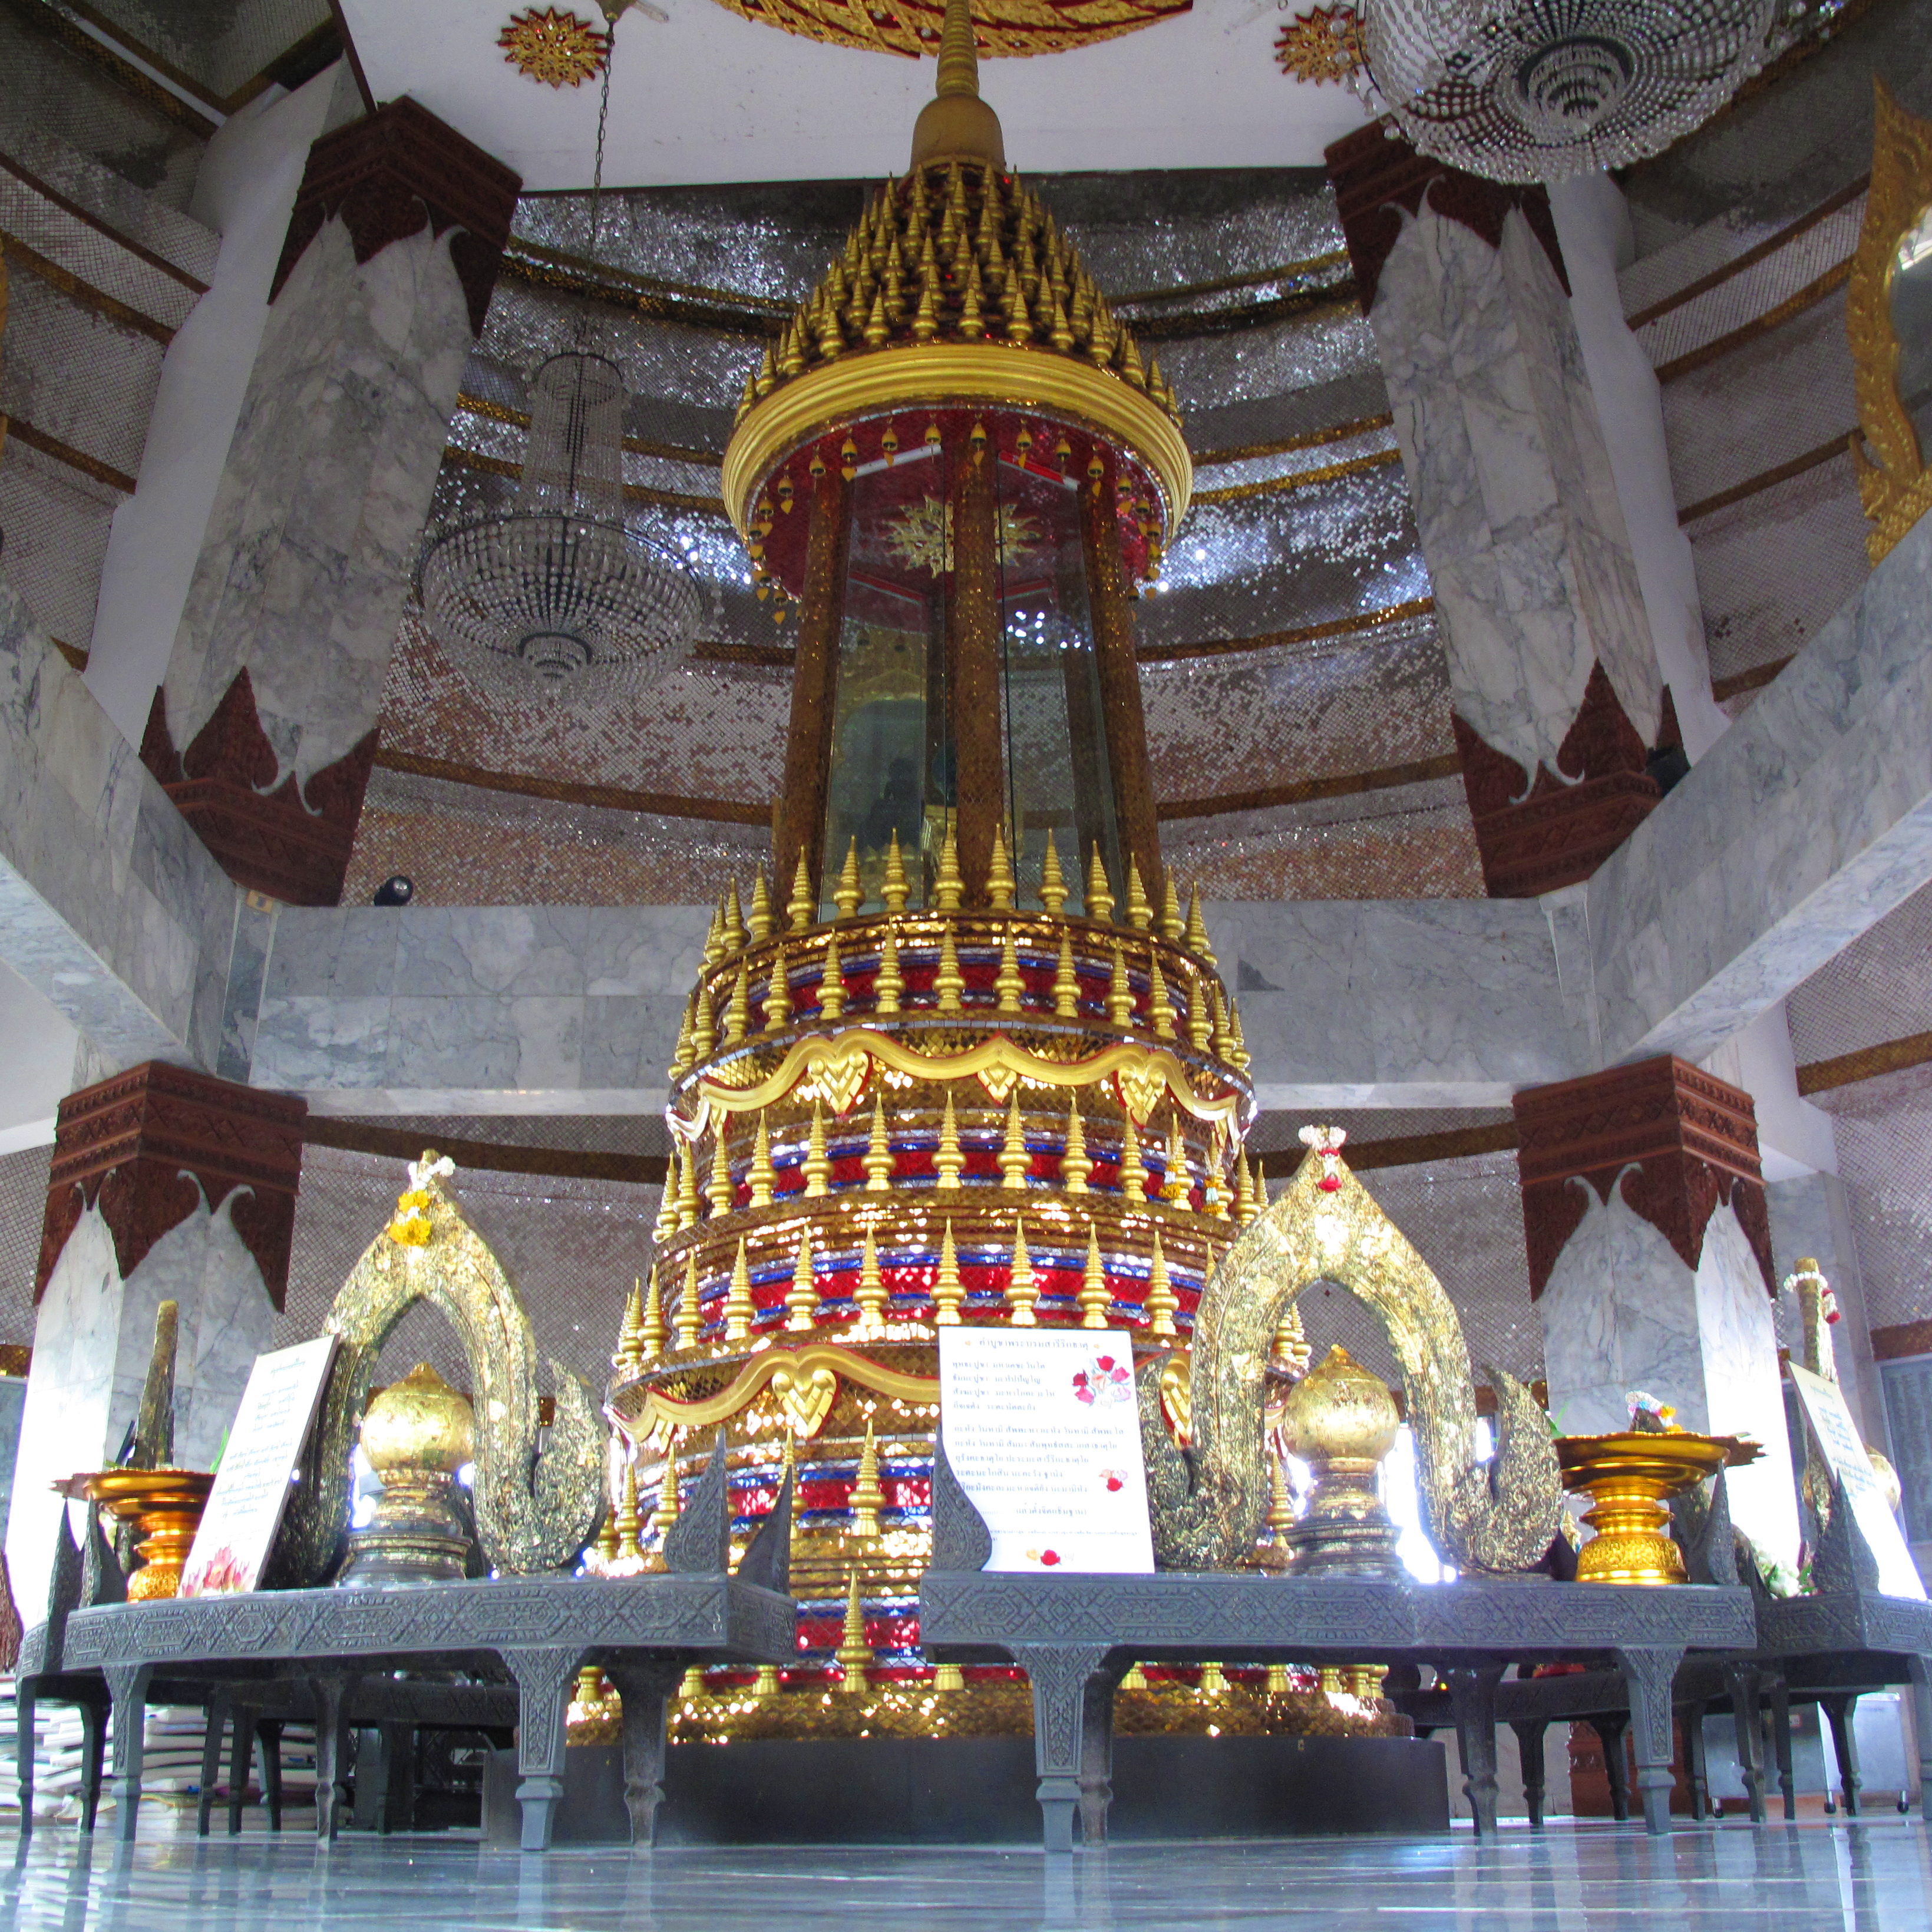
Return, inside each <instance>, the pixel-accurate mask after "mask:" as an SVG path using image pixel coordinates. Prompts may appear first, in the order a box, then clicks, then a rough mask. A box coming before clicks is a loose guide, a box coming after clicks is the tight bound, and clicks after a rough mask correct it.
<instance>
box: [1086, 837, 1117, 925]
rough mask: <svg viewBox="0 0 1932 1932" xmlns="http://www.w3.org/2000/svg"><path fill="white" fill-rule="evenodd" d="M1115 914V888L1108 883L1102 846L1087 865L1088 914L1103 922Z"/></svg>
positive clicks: (1097, 848) (1095, 849) (1089, 916)
mask: <svg viewBox="0 0 1932 1932" xmlns="http://www.w3.org/2000/svg"><path fill="white" fill-rule="evenodd" d="M1087 916H1088V918H1089V919H1099V920H1100V921H1102V922H1103V923H1104V922H1106V921H1107V920H1109V919H1112V917H1113V916H1114V889H1113V888H1112V886H1110V885H1109V884H1108V883H1107V868H1106V866H1105V865H1102V864H1101V862H1100V847H1099V846H1098V845H1096V846H1095V847H1094V856H1093V858H1092V859H1091V861H1090V862H1089V863H1088V867H1087Z"/></svg>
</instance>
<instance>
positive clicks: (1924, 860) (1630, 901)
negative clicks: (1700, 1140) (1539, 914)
mask: <svg viewBox="0 0 1932 1932" xmlns="http://www.w3.org/2000/svg"><path fill="white" fill-rule="evenodd" d="M1927 879H1932V518H1927V519H1924V520H1921V522H1920V523H1918V525H1917V526H1915V528H1914V529H1912V531H1911V532H1909V533H1908V534H1907V535H1906V538H1904V540H1903V541H1902V542H1901V543H1900V544H1898V545H1897V547H1895V548H1894V550H1892V552H1891V554H1890V555H1889V556H1888V557H1886V559H1885V561H1884V562H1882V563H1881V564H1880V565H1879V566H1878V567H1877V568H1876V569H1875V570H1874V571H1873V572H1872V574H1871V577H1870V579H1869V580H1868V581H1867V583H1866V586H1865V587H1864V590H1863V592H1861V594H1860V595H1859V597H1858V599H1857V601H1855V603H1853V604H1849V605H1848V606H1847V607H1846V609H1845V610H1843V611H1842V612H1841V613H1840V614H1839V615H1838V616H1837V617H1836V618H1835V619H1833V620H1832V622H1831V623H1830V624H1829V625H1826V627H1825V628H1824V629H1823V631H1820V633H1819V634H1818V635H1817V637H1814V638H1813V639H1812V640H1811V643H1808V645H1807V646H1805V649H1803V650H1802V652H1800V653H1799V655H1798V656H1797V658H1796V659H1794V660H1793V662H1792V664H1790V667H1789V668H1787V670H1785V671H1784V673H1783V674H1782V675H1781V676H1780V677H1779V678H1778V679H1777V681H1776V682H1775V683H1773V684H1772V685H1769V686H1768V687H1767V688H1766V690H1765V691H1764V692H1763V694H1762V695H1761V696H1760V697H1759V698H1758V700H1757V703H1754V705H1753V706H1751V709H1750V710H1749V711H1748V712H1747V713H1746V714H1745V715H1744V716H1743V717H1742V718H1740V719H1739V721H1737V723H1736V724H1733V726H1732V727H1731V728H1730V730H1728V731H1727V732H1726V733H1725V734H1724V736H1723V737H1722V738H1721V739H1719V740H1718V742H1717V744H1716V745H1714V746H1713V747H1712V748H1711V750H1709V751H1707V752H1706V754H1705V755H1704V757H1703V758H1702V759H1701V760H1700V761H1699V762H1698V763H1697V766H1696V767H1695V768H1694V769H1693V771H1692V772H1691V774H1690V775H1689V776H1688V778H1685V780H1684V781H1683V782H1682V784H1679V786H1678V787H1676V790H1673V792H1672V793H1671V794H1670V796H1669V797H1668V798H1667V799H1664V802H1663V803H1662V804H1661V805H1659V806H1658V808H1657V809H1656V810H1655V811H1653V812H1652V814H1650V816H1649V817H1648V818H1647V819H1646V820H1645V821H1644V822H1643V824H1642V825H1640V826H1639V827H1638V828H1637V830H1636V831H1635V832H1634V833H1632V834H1631V837H1630V838H1628V840H1627V841H1625V843H1624V844H1623V845H1622V847H1619V850H1617V851H1616V852H1615V853H1613V854H1612V856H1610V859H1608V860H1607V862H1605V863H1604V865H1603V866H1602V867H1601V868H1600V869H1599V870H1598V872H1597V873H1596V874H1595V877H1593V878H1592V879H1591V880H1590V881H1589V885H1588V886H1587V887H1586V904H1587V907H1588V910H1589V925H1590V938H1591V951H1592V965H1593V969H1594V976H1595V995H1596V999H1597V1003H1598V1009H1599V1013H1600V1021H1601V1028H1602V1051H1603V1054H1604V1058H1605V1060H1606V1061H1610V1062H1613V1063H1614V1062H1616V1061H1624V1060H1634V1059H1637V1058H1642V1057H1643V1055H1647V1054H1654V1053H1661V1052H1673V1053H1678V1054H1681V1055H1682V1056H1683V1057H1684V1058H1685V1059H1687V1060H1691V1061H1703V1060H1704V1059H1706V1058H1708V1057H1709V1055H1710V1054H1711V1052H1712V1051H1713V1050H1714V1049H1715V1048H1716V1047H1717V1046H1718V1044H1719V1043H1721V1042H1722V1041H1723V1040H1725V1039H1726V1038H1727V1037H1729V1036H1730V1034H1733V1033H1735V1032H1736V1031H1739V1030H1740V1029H1741V1028H1743V1027H1745V1026H1747V1025H1749V1024H1750V1023H1751V1021H1752V1020H1753V1019H1755V1018H1756V1017H1757V1015H1758V1014H1759V1013H1762V1012H1763V1010H1765V1009H1766V1007H1770V1006H1773V1005H1775V1004H1777V1002H1778V1001H1780V1000H1781V999H1782V998H1784V996H1785V995H1786V994H1787V993H1788V992H1790V991H1791V990H1792V989H1793V987H1795V986H1797V985H1798V984H1799V983H1800V982H1801V981H1802V980H1805V979H1807V978H1808V977H1810V975H1811V974H1813V973H1814V972H1815V971H1817V969H1818V968H1820V966H1822V965H1824V963H1825V962H1826V961H1827V960H1828V959H1831V958H1832V956H1834V955H1835V954H1836V953H1838V952H1839V951H1840V950H1841V949H1842V948H1843V947H1844V946H1845V945H1846V944H1847V943H1848V942H1849V941H1851V940H1852V939H1854V938H1856V937H1857V936H1858V934H1860V933H1861V932H1864V930H1865V929H1866V928H1867V927H1868V926H1871V925H1872V924H1873V923H1874V922H1876V920H1878V919H1880V918H1882V917H1883V916H1884V915H1885V913H1887V912H1888V911H1889V910H1891V908H1892V907H1894V906H1895V905H1897V904H1898V903H1899V902H1900V901H1901V900H1903V899H1904V898H1906V897H1907V896H1908V895H1909V894H1911V893H1912V892H1914V891H1915V890H1916V889H1918V887H1919V886H1921V885H1923V884H1924V883H1925V882H1926V881H1927Z"/></svg>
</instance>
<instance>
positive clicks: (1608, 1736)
mask: <svg viewBox="0 0 1932 1932" xmlns="http://www.w3.org/2000/svg"><path fill="white" fill-rule="evenodd" d="M1590 1728H1591V1729H1592V1730H1593V1731H1595V1733H1596V1734H1597V1742H1598V1745H1601V1747H1602V1748H1603V1753H1604V1777H1605V1778H1607V1779H1608V1780H1609V1781H1610V1816H1611V1817H1612V1818H1613V1819H1614V1820H1616V1822H1617V1823H1619V1825H1628V1823H1630V1759H1629V1757H1628V1754H1627V1753H1626V1752H1625V1749H1624V1739H1625V1738H1626V1737H1628V1736H1629V1734H1630V1713H1629V1712H1628V1711H1606V1712H1604V1714H1603V1715H1602V1716H1601V1717H1598V1718H1592V1719H1591V1720H1590Z"/></svg>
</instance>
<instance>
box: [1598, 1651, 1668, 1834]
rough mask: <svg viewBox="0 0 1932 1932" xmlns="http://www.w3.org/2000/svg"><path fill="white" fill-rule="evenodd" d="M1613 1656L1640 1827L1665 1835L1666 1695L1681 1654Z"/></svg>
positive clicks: (1630, 1653) (1642, 1653)
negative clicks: (1633, 1762)
mask: <svg viewBox="0 0 1932 1932" xmlns="http://www.w3.org/2000/svg"><path fill="white" fill-rule="evenodd" d="M1615 1655H1616V1660H1617V1668H1618V1669H1619V1670H1620V1671H1622V1673H1623V1679H1624V1684H1625V1688H1627V1689H1628V1691H1629V1692H1630V1706H1631V1739H1632V1742H1634V1744H1635V1745H1636V1746H1637V1795H1638V1796H1639V1798H1640V1799H1641V1800H1642V1802H1643V1828H1644V1829H1645V1830H1646V1832H1666V1831H1668V1830H1669V1829H1670V1791H1671V1787H1672V1786H1673V1784H1675V1783H1676V1779H1675V1778H1673V1776H1672V1775H1671V1769H1670V1765H1671V1759H1672V1757H1673V1751H1672V1749H1671V1745H1672V1742H1673V1740H1672V1737H1671V1724H1670V1718H1671V1692H1672V1690H1673V1687H1674V1686H1675V1685H1676V1682H1677V1667H1678V1666H1679V1664H1682V1662H1683V1661H1684V1652H1683V1651H1682V1649H1663V1648H1661V1647H1660V1648H1658V1649H1654V1650H1653V1649H1641V1650H1619V1651H1618V1652H1616V1653H1615Z"/></svg>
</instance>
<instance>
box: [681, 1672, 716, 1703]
mask: <svg viewBox="0 0 1932 1932" xmlns="http://www.w3.org/2000/svg"><path fill="white" fill-rule="evenodd" d="M677 1695H678V1701H679V1703H683V1704H694V1703H697V1700H698V1699H699V1698H700V1697H708V1696H709V1692H708V1691H706V1689H705V1688H704V1672H703V1669H702V1667H700V1666H699V1665H697V1664H692V1665H691V1667H689V1668H688V1670H686V1671H685V1673H684V1675H683V1676H682V1677H680V1678H679V1679H678V1682H677Z"/></svg>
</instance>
